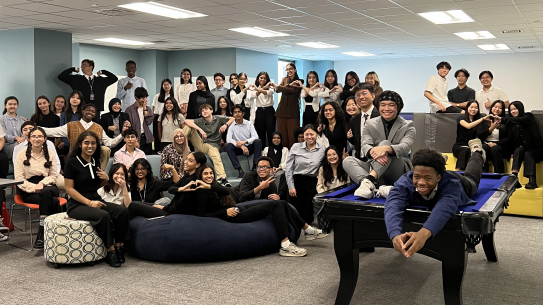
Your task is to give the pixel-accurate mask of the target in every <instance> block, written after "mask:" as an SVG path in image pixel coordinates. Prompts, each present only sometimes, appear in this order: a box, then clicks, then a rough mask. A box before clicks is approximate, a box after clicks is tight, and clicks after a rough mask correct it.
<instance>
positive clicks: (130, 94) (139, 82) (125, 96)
mask: <svg viewBox="0 0 543 305" xmlns="http://www.w3.org/2000/svg"><path fill="white" fill-rule="evenodd" d="M129 82H130V83H132V88H130V89H128V90H124V87H125V86H126V85H127V84H128V83H129ZM138 87H143V88H145V89H147V84H146V83H145V80H144V79H143V78H141V77H137V76H134V77H133V78H130V77H124V78H121V79H119V81H118V82H117V98H118V99H120V100H121V107H122V109H123V111H125V110H126V108H128V106H130V105H132V104H134V103H135V102H136V97H135V96H134V92H135V91H136V88H138Z"/></svg>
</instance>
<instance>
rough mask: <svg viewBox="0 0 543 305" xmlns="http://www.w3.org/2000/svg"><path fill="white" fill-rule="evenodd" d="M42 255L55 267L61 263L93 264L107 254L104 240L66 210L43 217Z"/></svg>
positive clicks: (89, 226) (87, 224)
mask: <svg viewBox="0 0 543 305" xmlns="http://www.w3.org/2000/svg"><path fill="white" fill-rule="evenodd" d="M44 238H45V245H44V251H43V253H44V256H45V260H46V261H48V262H51V263H52V264H53V266H54V267H55V268H60V264H82V263H89V264H91V265H93V264H94V262H95V261H97V260H100V259H102V258H104V257H106V248H105V246H104V242H103V241H102V239H101V238H100V237H98V235H97V234H96V231H95V230H94V228H93V227H92V226H91V225H90V223H89V222H88V221H84V220H74V219H71V218H69V217H68V215H67V214H66V213H58V214H54V215H51V216H48V217H47V218H45V222H44Z"/></svg>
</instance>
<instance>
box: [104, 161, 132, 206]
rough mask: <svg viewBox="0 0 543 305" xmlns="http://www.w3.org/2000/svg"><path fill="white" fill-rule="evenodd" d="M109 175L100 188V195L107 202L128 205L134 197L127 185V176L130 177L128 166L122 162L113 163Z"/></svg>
mask: <svg viewBox="0 0 543 305" xmlns="http://www.w3.org/2000/svg"><path fill="white" fill-rule="evenodd" d="M108 176H109V180H108V182H107V183H106V185H104V186H103V187H101V188H99V189H98V195H99V196H100V197H102V199H103V200H104V201H105V202H111V203H115V204H118V205H124V206H128V205H129V204H130V203H131V202H132V198H131V195H130V192H129V191H128V187H127V186H126V177H128V171H127V170H126V166H124V164H122V163H116V164H113V165H112V166H111V169H110V170H109V175H108Z"/></svg>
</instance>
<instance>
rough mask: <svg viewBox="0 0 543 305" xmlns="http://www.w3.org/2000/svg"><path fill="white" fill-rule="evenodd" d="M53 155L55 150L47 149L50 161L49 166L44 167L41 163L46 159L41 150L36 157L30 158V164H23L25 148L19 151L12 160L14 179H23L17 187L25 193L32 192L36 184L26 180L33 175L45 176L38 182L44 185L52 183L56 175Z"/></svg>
mask: <svg viewBox="0 0 543 305" xmlns="http://www.w3.org/2000/svg"><path fill="white" fill-rule="evenodd" d="M54 157H55V152H53V151H51V150H49V159H50V161H52V162H51V167H49V168H45V167H44V166H43V165H44V164H45V161H46V159H45V155H44V153H43V151H42V152H41V154H40V155H39V156H38V157H37V158H36V157H34V156H32V157H31V158H30V160H29V161H30V166H25V165H24V164H23V162H24V161H25V160H26V149H25V150H23V151H21V152H20V153H19V154H18V155H17V158H16V159H15V161H14V162H13V164H14V166H15V169H14V172H15V173H14V175H15V180H19V181H24V182H23V184H19V185H18V187H19V189H21V190H22V191H24V192H27V193H34V189H35V188H36V184H34V183H30V182H28V180H27V179H29V178H31V177H34V176H44V177H45V178H43V180H42V181H40V182H42V183H43V184H44V185H45V186H48V185H54V184H55V181H56V180H57V175H58V174H57V169H56V165H55V162H54V161H55V160H54Z"/></svg>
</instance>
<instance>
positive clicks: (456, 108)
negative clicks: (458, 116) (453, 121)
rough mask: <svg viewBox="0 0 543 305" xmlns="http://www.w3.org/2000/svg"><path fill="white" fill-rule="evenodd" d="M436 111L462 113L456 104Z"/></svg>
mask: <svg viewBox="0 0 543 305" xmlns="http://www.w3.org/2000/svg"><path fill="white" fill-rule="evenodd" d="M436 113H462V109H460V108H458V107H456V106H449V107H447V108H445V111H441V110H438V111H436Z"/></svg>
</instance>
